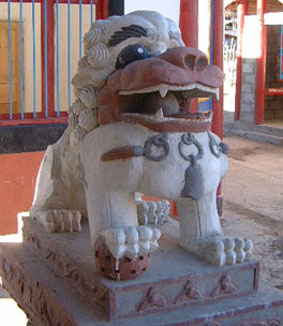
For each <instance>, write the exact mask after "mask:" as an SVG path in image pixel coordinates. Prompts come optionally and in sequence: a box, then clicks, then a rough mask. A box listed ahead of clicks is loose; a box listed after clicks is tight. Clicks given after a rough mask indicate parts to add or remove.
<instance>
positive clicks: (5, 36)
mask: <svg viewBox="0 0 283 326" xmlns="http://www.w3.org/2000/svg"><path fill="white" fill-rule="evenodd" d="M19 35H20V23H19V22H11V54H12V56H11V59H12V112H13V113H20V111H21V108H20V104H21V103H20V45H19V40H20V37H19ZM9 74H10V71H9V26H8V22H4V21H0V114H8V113H9V102H10V96H9V92H10V85H9Z"/></svg>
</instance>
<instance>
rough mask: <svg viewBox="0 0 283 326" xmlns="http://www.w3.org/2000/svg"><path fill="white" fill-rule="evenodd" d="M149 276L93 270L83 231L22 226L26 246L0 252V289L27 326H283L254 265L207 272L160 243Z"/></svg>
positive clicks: (172, 245)
mask: <svg viewBox="0 0 283 326" xmlns="http://www.w3.org/2000/svg"><path fill="white" fill-rule="evenodd" d="M160 245H161V246H160V247H161V248H160V249H159V250H158V251H157V252H155V253H153V255H152V263H151V267H150V268H149V270H148V271H147V272H146V273H145V274H143V275H141V276H140V277H139V278H137V279H134V280H128V281H122V282H117V281H111V280H107V279H105V278H103V277H102V276H100V275H99V274H98V273H97V272H96V269H95V265H94V261H93V252H92V249H91V247H90V239H89V236H88V228H87V225H83V229H82V231H81V232H79V233H77V234H64V235H62V234H61V235H56V234H53V235H52V234H47V233H45V232H44V231H43V229H42V228H41V226H40V225H36V224H35V223H34V222H31V221H30V220H29V219H26V220H25V226H24V244H6V245H2V246H1V247H0V249H1V255H0V274H1V277H2V281H3V285H4V286H5V288H6V289H7V291H8V292H9V293H10V294H11V296H12V297H13V298H14V299H15V300H16V301H17V302H18V304H19V305H20V306H21V307H22V309H23V310H24V311H25V312H26V314H27V315H28V318H29V319H30V320H31V322H32V324H33V325H37V326H40V325H44V326H45V325H50V326H51V325H52V326H55V325H56V326H71V325H81V326H83V325H90V326H92V325H93V326H98V325H101V326H102V325H110V323H109V321H111V326H115V325H117V326H118V325H119V326H123V325H125V326H128V325H135V326H141V325H143V326H144V325H148V326H150V325H152V326H153V325H154V326H156V325H163V326H165V325H168V326H169V325H192V324H193V325H201V326H228V325H233V326H253V325H260V326H279V325H283V295H282V292H280V291H277V290H275V289H271V288H270V287H267V286H265V285H262V286H261V287H260V289H259V291H258V292H257V288H258V263H255V262H254V263H244V264H239V265H234V266H225V267H215V266H211V265H207V264H205V263H204V262H202V261H200V260H198V259H197V258H195V257H192V256H190V255H188V253H187V252H186V251H184V250H183V249H182V248H180V247H178V246H177V241H176V239H174V238H172V237H169V236H164V237H163V239H161V242H160Z"/></svg>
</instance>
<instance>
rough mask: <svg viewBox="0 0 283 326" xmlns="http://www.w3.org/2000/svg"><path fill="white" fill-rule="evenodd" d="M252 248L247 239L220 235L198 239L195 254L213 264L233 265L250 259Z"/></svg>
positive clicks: (250, 242)
mask: <svg viewBox="0 0 283 326" xmlns="http://www.w3.org/2000/svg"><path fill="white" fill-rule="evenodd" d="M252 249H253V243H252V241H251V240H249V239H242V238H235V239H233V238H230V237H225V236H222V237H215V238H204V239H199V241H198V245H197V250H196V254H197V255H198V256H200V257H202V258H204V259H205V260H207V261H208V262H210V263H212V264H213V265H220V266H222V265H234V264H237V263H243V262H249V261H251V256H252Z"/></svg>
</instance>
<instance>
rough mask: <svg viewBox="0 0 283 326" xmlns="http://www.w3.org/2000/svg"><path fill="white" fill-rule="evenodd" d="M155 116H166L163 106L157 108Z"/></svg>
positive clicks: (158, 117)
mask: <svg viewBox="0 0 283 326" xmlns="http://www.w3.org/2000/svg"><path fill="white" fill-rule="evenodd" d="M155 117H156V118H157V119H162V118H163V117H164V115H163V110H162V108H159V109H158V110H157V112H156V113H155Z"/></svg>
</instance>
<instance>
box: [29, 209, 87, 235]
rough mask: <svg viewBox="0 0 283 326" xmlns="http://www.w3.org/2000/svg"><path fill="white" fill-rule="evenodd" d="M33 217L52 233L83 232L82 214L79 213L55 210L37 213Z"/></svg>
mask: <svg viewBox="0 0 283 326" xmlns="http://www.w3.org/2000/svg"><path fill="white" fill-rule="evenodd" d="M31 216H32V218H33V219H34V220H37V221H38V222H39V223H40V224H42V225H43V227H44V228H45V230H46V231H47V232H50V233H64V232H78V231H80V230H81V213H80V212H79V211H75V210H68V209H53V210H47V211H37V212H34V213H32V214H31Z"/></svg>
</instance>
